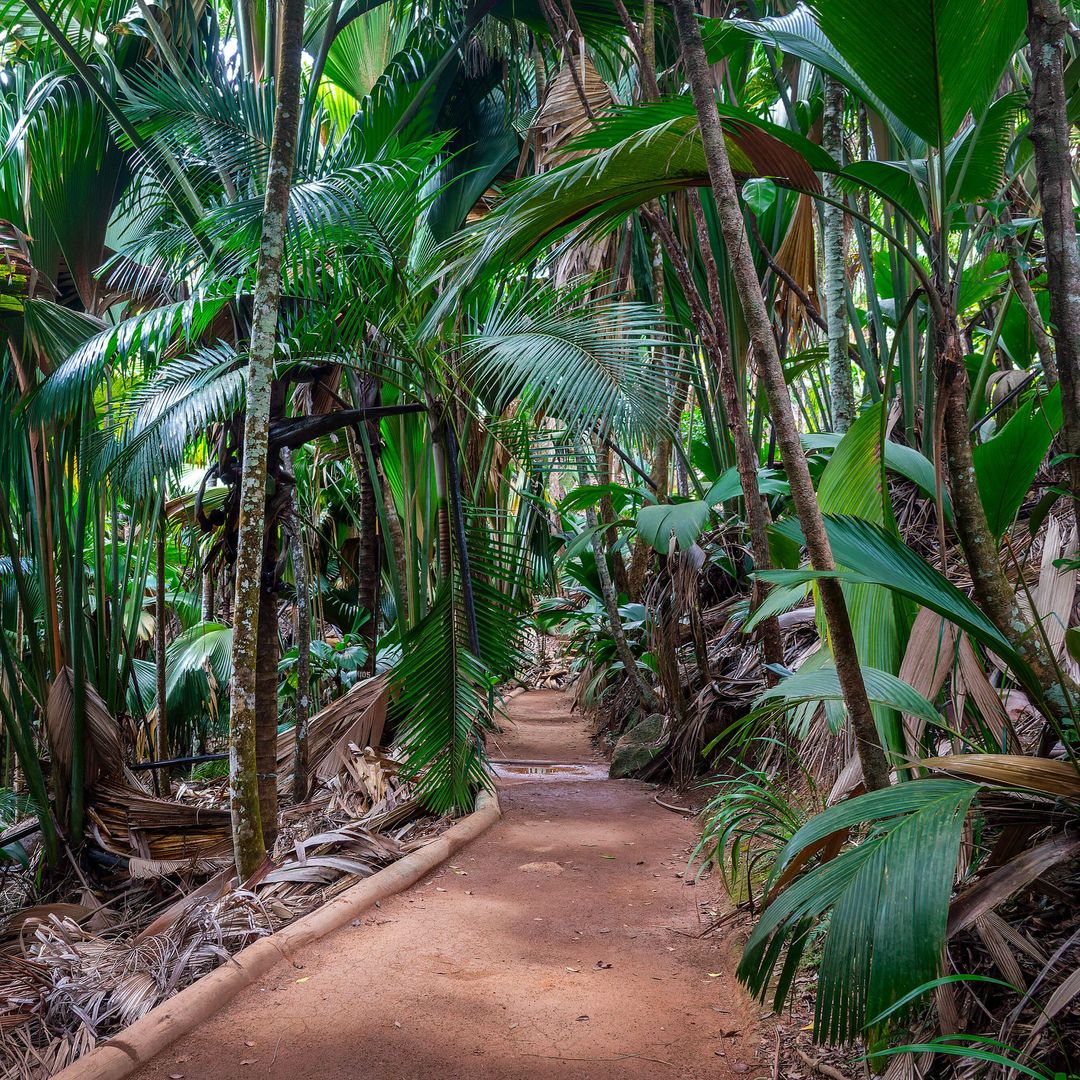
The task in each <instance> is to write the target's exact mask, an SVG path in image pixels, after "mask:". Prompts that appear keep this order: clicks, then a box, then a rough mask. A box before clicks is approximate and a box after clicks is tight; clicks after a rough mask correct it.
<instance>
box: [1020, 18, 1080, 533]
mask: <svg viewBox="0 0 1080 1080" xmlns="http://www.w3.org/2000/svg"><path fill="white" fill-rule="evenodd" d="M1068 29H1069V20H1068V19H1067V18H1066V17H1065V15H1064V13H1063V12H1062V10H1061V5H1060V4H1059V3H1058V0H1028V41H1029V42H1030V47H1029V49H1028V59H1029V62H1030V65H1031V128H1030V132H1029V134H1030V137H1031V144H1032V147H1033V149H1034V154H1035V176H1036V179H1037V180H1038V184H1039V201H1040V203H1041V204H1042V221H1043V241H1044V244H1045V246H1046V281H1047V286H1048V287H1049V291H1050V325H1051V326H1052V328H1053V333H1054V344H1055V346H1056V359H1057V371H1058V379H1059V381H1060V383H1061V409H1062V418H1063V422H1062V444H1063V445H1062V450H1064V452H1065V453H1066V454H1067V455H1069V457H1068V463H1069V478H1070V480H1071V484H1070V487H1071V488H1072V495H1073V515H1074V518H1075V521H1076V525H1077V527H1078V528H1080V256H1078V255H1077V251H1076V218H1075V216H1074V213H1073V197H1072V180H1073V175H1072V160H1071V156H1070V152H1069V151H1070V138H1069V136H1070V132H1071V127H1070V124H1069V118H1068V114H1067V112H1066V106H1067V98H1066V96H1065V82H1064V67H1063V64H1064V49H1065V35H1066V33H1067V32H1068Z"/></svg>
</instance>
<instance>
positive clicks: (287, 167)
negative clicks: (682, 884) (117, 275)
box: [229, 0, 304, 881]
mask: <svg viewBox="0 0 1080 1080" xmlns="http://www.w3.org/2000/svg"><path fill="white" fill-rule="evenodd" d="M303 30H304V4H303V0H284V3H283V17H282V36H281V58H280V64H279V78H278V81H277V106H276V109H275V112H274V133H273V138H272V141H271V145H270V164H269V167H268V169H267V177H266V199H265V202H264V205H263V227H262V242H261V245H260V249H259V262H258V270H257V273H256V280H255V292H254V304H253V311H252V323H251V346H250V351H249V356H248V371H247V403H246V413H245V417H244V460H243V470H242V474H241V480H240V520H239V526H238V550H237V556H236V587H235V591H234V597H235V599H234V604H233V645H232V662H233V683H232V695H231V698H230V708H229V808H230V811H231V813H232V829H233V856H234V859H235V862H236V870H237V873H238V874H239V875H240V879H241V880H242V881H243V880H246V879H247V878H248V877H250V876H251V875H252V874H253V873H254V872H255V870H256V869H257V868H258V866H259V864H260V863H261V862H262V859H263V857H264V855H265V852H266V846H265V843H264V836H263V822H262V818H261V815H260V812H259V784H258V776H257V764H256V747H255V732H256V716H257V709H256V667H257V657H258V646H259V615H260V599H261V593H262V589H261V577H262V563H263V546H264V526H265V517H266V477H267V470H266V466H267V461H266V457H267V435H268V429H269V423H270V389H271V381H272V378H273V368H274V345H275V339H276V336H277V317H278V302H279V300H280V297H281V260H282V255H283V252H284V248H285V214H286V210H287V209H288V203H289V192H290V189H291V187H292V170H293V159H294V157H295V154H296V132H297V115H298V111H299V107H300V63H301V53H302V47H303ZM275 715H276V710H275ZM267 824H268V825H271V826H272V825H273V823H267Z"/></svg>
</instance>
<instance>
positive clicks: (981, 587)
mask: <svg viewBox="0 0 1080 1080" xmlns="http://www.w3.org/2000/svg"><path fill="white" fill-rule="evenodd" d="M935 337H936V341H935V345H936V349H937V356H938V364H939V369H938V370H939V378H940V382H941V387H942V390H941V392H942V394H943V395H945V416H944V435H945V446H946V449H947V455H948V462H949V488H950V490H951V493H952V501H953V509H954V513H953V519H954V521H955V523H956V533H957V536H958V537H959V538H960V546H961V547H962V548H963V551H964V560H965V562H966V563H967V566H968V570H969V571H970V573H971V581H972V586H973V588H974V593H975V598H976V600H977V601H978V602H979V606H980V607H982V609H983V610H984V611H985V612H986V614H987V615H988V616H989V617H990V619H991V620H992V621H993V623H994V625H995V626H997V628H998V629H999V630H1000V631H1001V633H1002V634H1003V635H1004V637H1005V638H1006V639H1007V640H1008V641H1009V643H1010V644H1011V645H1012V646H1013V648H1015V649H1016V651H1017V652H1018V653H1019V654H1020V655H1021V657H1022V658H1023V659H1024V661H1025V663H1026V664H1027V665H1028V667H1030V668H1031V670H1032V673H1033V674H1034V676H1035V678H1036V679H1037V680H1038V681H1039V684H1040V685H1041V687H1042V688H1043V691H1044V693H1045V694H1046V702H1047V705H1048V707H1049V708H1050V710H1051V711H1052V712H1053V714H1054V716H1055V717H1057V718H1058V719H1059V720H1061V721H1068V720H1069V719H1070V717H1071V712H1072V710H1071V707H1070V702H1069V698H1070V696H1072V697H1076V694H1077V691H1076V687H1075V685H1074V684H1072V681H1071V680H1070V679H1068V677H1067V676H1066V675H1065V674H1064V673H1062V672H1059V671H1058V670H1057V669H1056V668H1055V665H1054V662H1053V658H1052V657H1051V656H1050V654H1049V652H1048V651H1047V649H1046V646H1045V643H1044V642H1043V639H1042V636H1041V635H1040V634H1039V633H1038V632H1037V631H1036V629H1035V628H1034V627H1033V626H1032V625H1031V622H1030V620H1029V619H1028V617H1027V616H1026V615H1025V614H1024V612H1023V611H1022V610H1021V609H1020V605H1019V604H1018V603H1017V600H1016V590H1015V589H1014V588H1013V587H1012V584H1011V583H1010V582H1009V579H1008V578H1007V577H1006V576H1005V572H1004V570H1003V569H1002V566H1001V560H1000V559H999V558H998V551H997V544H996V542H995V540H994V536H993V534H992V533H991V532H990V526H989V524H988V523H987V520H986V511H985V510H984V509H983V504H982V497H981V496H980V494H979V485H978V483H977V482H976V478H975V462H974V457H973V455H972V451H971V433H970V430H969V427H968V415H967V396H968V376H967V368H966V367H965V366H964V346H963V343H962V342H961V340H960V334H959V331H958V329H957V326H956V318H955V315H952V314H950V315H948V317H947V319H946V320H945V322H944V324H943V325H941V326H938V327H937V328H936V334H935ZM1078 700H1080V699H1078ZM1044 749H1048V748H1046V747H1044Z"/></svg>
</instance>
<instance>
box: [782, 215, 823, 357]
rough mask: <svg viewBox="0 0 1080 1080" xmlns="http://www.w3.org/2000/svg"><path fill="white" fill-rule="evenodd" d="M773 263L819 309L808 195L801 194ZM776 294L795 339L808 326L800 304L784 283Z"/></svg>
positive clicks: (811, 217) (811, 216) (812, 225)
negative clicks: (803, 327)
mask: <svg viewBox="0 0 1080 1080" xmlns="http://www.w3.org/2000/svg"><path fill="white" fill-rule="evenodd" d="M776 264H777V266H779V267H781V268H782V269H783V270H784V272H785V273H786V274H788V275H789V277H790V278H791V280H792V281H794V282H795V284H796V285H798V286H799V288H800V289H802V291H803V293H805V294H806V296H808V297H809V298H810V299H811V301H813V303H814V304H815V305H816V306H817V307H819V308H820V307H821V303H820V301H819V300H818V298H817V256H816V254H815V251H814V206H813V201H812V200H811V198H810V196H809V195H800V196H799V200H798V202H797V203H796V204H795V212H794V213H793V214H792V215H791V223H790V224H789V225H788V230H787V232H786V233H785V234H784V239H783V240H782V241H781V243H780V247H779V248H777V250H776ZM779 284H780V287H779V289H778V292H777V301H776V302H777V307H778V308H779V311H780V314H781V316H782V317H783V318H785V319H786V320H787V325H788V327H789V333H790V335H791V338H792V340H794V339H795V336H796V334H797V333H798V331H799V329H800V328H801V327H802V326H804V325H806V324H807V321H808V320H807V315H806V310H805V308H804V307H803V304H802V301H801V300H800V299H799V298H798V297H797V296H796V295H795V293H794V292H793V290H792V289H791V288H790V287H789V286H788V285H787V284H786V283H785V282H783V281H781V282H780V283H779Z"/></svg>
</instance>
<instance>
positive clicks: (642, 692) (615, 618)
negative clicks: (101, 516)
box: [578, 440, 664, 713]
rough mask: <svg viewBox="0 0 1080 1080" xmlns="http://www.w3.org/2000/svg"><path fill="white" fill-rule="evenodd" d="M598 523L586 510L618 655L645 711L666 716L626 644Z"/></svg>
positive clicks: (582, 453)
mask: <svg viewBox="0 0 1080 1080" xmlns="http://www.w3.org/2000/svg"><path fill="white" fill-rule="evenodd" d="M587 452H588V451H587V449H586V446H585V443H584V440H582V441H581V442H579V444H578V458H579V461H580V464H579V466H578V481H579V483H581V484H587V483H588V482H589V477H588V474H587V473H586V472H585V465H584V463H585V461H586V454H587ZM596 523H597V519H596V510H595V509H594V508H593V507H591V506H589V507H586V509H585V524H586V526H587V527H588V528H589V529H591V530H593V533H592V553H593V558H594V559H595V560H596V576H597V577H598V578H599V579H600V597H601V599H602V600H603V602H604V611H605V612H606V613H607V618H608V627H609V629H610V630H611V639H612V641H613V642H614V643H615V652H616V653H617V654H618V657H619V659H620V660H621V661H622V665H623V670H624V671H625V672H626V677H627V679H629V680H630V685H631V686H632V687H633V688H634V693H635V695H636V697H637V699H638V701H640V702H641V705H642V706H643V708H644V709H645V711H646V712H650V713H654V712H658V713H662V712H664V706H663V703H662V702H661V701H660V699H659V698H658V697H657V696H656V694H655V693H654V692H653V690H652V688H651V687H650V686H649V685H648V683H646V682H645V680H644V679H643V678H642V677H641V672H640V671H638V667H637V661H636V660H635V659H634V654H633V652H631V650H630V643H629V642H628V641H627V640H626V631H625V630H624V629H623V625H622V618H621V617H620V616H619V599H618V596H617V595H616V593H615V585H614V583H613V582H612V580H611V573H610V571H609V570H608V561H607V551H606V550H605V548H604V543H603V541H602V540H601V539H600V534H599V533H598V532H596Z"/></svg>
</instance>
